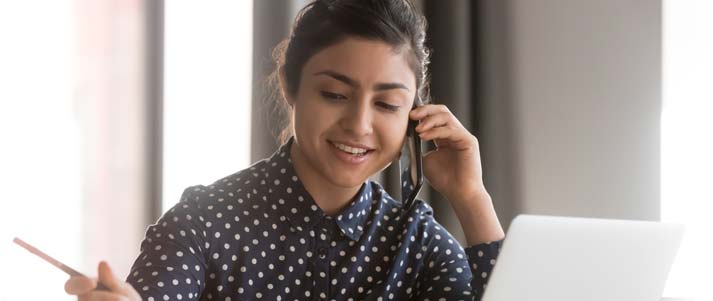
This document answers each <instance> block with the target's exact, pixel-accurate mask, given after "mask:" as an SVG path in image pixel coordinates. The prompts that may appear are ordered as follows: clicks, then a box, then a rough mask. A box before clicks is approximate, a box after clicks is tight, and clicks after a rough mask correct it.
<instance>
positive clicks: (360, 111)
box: [341, 100, 374, 137]
mask: <svg viewBox="0 0 713 301" xmlns="http://www.w3.org/2000/svg"><path fill="white" fill-rule="evenodd" d="M372 121H373V116H372V110H371V107H370V104H369V101H366V100H363V101H358V102H354V103H353V105H352V106H349V108H348V111H347V112H346V114H345V116H344V117H343V118H342V120H341V126H342V128H343V129H344V130H346V131H347V132H350V133H351V134H353V135H354V136H356V137H362V136H368V135H371V133H372V132H373V131H374V129H373V126H372Z"/></svg>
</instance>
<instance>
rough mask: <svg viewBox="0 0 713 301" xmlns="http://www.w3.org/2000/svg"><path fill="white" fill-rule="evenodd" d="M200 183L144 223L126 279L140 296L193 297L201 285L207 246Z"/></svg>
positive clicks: (158, 297)
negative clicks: (158, 214)
mask: <svg viewBox="0 0 713 301" xmlns="http://www.w3.org/2000/svg"><path fill="white" fill-rule="evenodd" d="M201 191H203V189H202V188H201V187H200V186H194V187H189V188H188V189H186V190H185V191H184V192H183V195H182V196H181V200H180V202H178V204H176V205H175V206H174V207H173V208H171V209H170V210H168V211H167V212H166V213H165V214H164V215H163V216H161V218H159V220H158V221H157V222H156V223H155V224H152V225H150V226H149V227H148V229H147V230H146V236H145V237H144V239H143V241H142V242H141V250H140V253H139V255H138V257H137V259H136V261H134V264H133V266H132V267H131V271H130V272H129V276H128V277H127V279H126V281H127V282H128V283H130V284H131V285H132V286H133V287H134V288H135V289H136V291H137V292H138V293H139V294H140V295H141V298H142V300H149V301H151V300H154V301H159V300H197V299H198V298H199V297H200V295H201V292H202V291H203V289H204V288H205V280H206V279H205V269H206V268H207V260H206V258H205V257H204V256H203V255H202V254H205V252H203V250H204V248H209V247H210V243H209V241H208V240H207V239H206V231H205V224H204V221H203V217H202V215H201V213H200V212H201V206H200V203H199V202H198V201H199V195H200V192H201Z"/></svg>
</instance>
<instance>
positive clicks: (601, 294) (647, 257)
mask: <svg viewBox="0 0 713 301" xmlns="http://www.w3.org/2000/svg"><path fill="white" fill-rule="evenodd" d="M683 232H684V229H683V225H680V224H672V223H660V222H647V221H627V220H608V219H592V218H573V217H552V216H536V215H519V216H517V217H516V218H515V219H514V220H513V222H512V224H511V225H510V229H509V230H508V234H507V237H506V238H505V242H504V243H503V246H502V250H501V252H500V255H499V256H498V260H497V263H496V264H495V267H494V268H493V272H492V275H491V276H490V277H491V278H490V280H489V282H488V285H487V287H486V289H485V294H484V295H483V301H522V300H528V301H540V300H542V301H545V300H547V301H572V300H577V301H589V300H591V301H602V300H607V301H659V300H660V299H661V295H662V294H663V290H664V286H665V284H666V279H667V276H668V273H669V270H670V268H671V265H672V263H673V260H674V257H675V255H676V252H677V251H678V247H679V244H680V242H681V239H682V237H683Z"/></svg>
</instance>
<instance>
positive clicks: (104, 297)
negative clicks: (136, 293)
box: [77, 291, 140, 301]
mask: <svg viewBox="0 0 713 301" xmlns="http://www.w3.org/2000/svg"><path fill="white" fill-rule="evenodd" d="M138 300H140V299H138ZM77 301H130V299H129V298H128V297H126V296H122V295H121V294H118V293H114V292H107V291H91V292H89V293H86V294H84V295H80V296H79V298H77Z"/></svg>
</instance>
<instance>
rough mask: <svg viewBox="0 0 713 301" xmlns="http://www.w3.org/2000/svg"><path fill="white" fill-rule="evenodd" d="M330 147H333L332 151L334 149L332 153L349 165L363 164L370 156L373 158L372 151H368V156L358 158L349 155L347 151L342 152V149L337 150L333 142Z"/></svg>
mask: <svg viewBox="0 0 713 301" xmlns="http://www.w3.org/2000/svg"><path fill="white" fill-rule="evenodd" d="M329 145H330V146H331V147H330V149H332V152H333V153H334V154H335V155H336V156H337V158H339V159H341V160H342V161H344V162H345V163H349V164H354V165H356V164H361V163H363V162H364V161H366V160H367V159H368V158H369V156H371V152H372V151H367V152H366V154H364V155H363V156H356V155H352V154H350V153H347V152H345V151H342V150H341V149H339V148H337V147H336V146H335V145H334V144H332V142H329Z"/></svg>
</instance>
